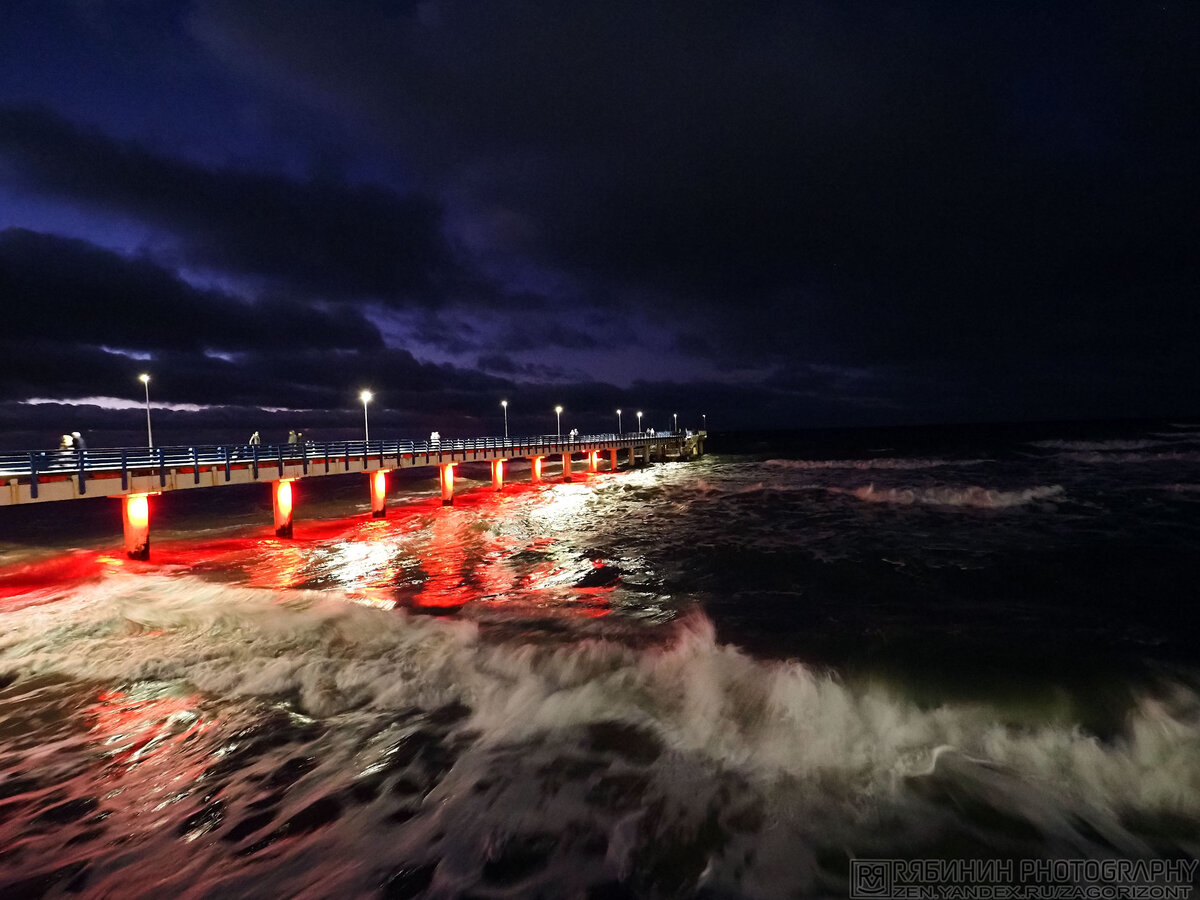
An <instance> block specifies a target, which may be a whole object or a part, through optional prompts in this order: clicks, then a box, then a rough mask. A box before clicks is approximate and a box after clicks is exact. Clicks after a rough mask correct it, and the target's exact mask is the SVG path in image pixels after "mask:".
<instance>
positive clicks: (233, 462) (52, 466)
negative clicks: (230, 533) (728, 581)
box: [0, 432, 673, 496]
mask: <svg viewBox="0 0 1200 900" xmlns="http://www.w3.org/2000/svg"><path fill="white" fill-rule="evenodd" d="M671 436H673V435H672V432H632V433H630V432H626V433H624V434H615V433H609V434H587V435H573V436H572V435H567V436H561V435H536V436H532V437H520V438H499V437H480V438H465V439H457V440H452V439H446V440H426V441H401V440H379V441H322V442H314V441H303V442H298V443H284V444H218V445H209V446H200V445H196V446H170V447H115V448H100V449H95V450H91V449H88V450H78V449H76V450H32V451H25V452H20V453H11V452H9V453H0V478H5V479H7V478H23V479H24V478H27V479H30V480H31V481H32V482H33V483H34V484H36V482H37V479H38V476H39V475H47V476H56V475H78V476H80V479H79V480H80V488H81V492H83V491H85V490H86V488H85V487H84V484H85V481H86V477H87V475H89V474H93V473H95V474H100V473H105V474H109V473H120V474H121V480H122V482H125V481H127V479H128V477H129V474H130V473H131V472H145V471H146V470H159V471H160V472H165V471H166V470H168V469H191V470H192V471H193V472H194V473H195V474H196V477H197V479H198V478H199V471H200V469H201V468H202V467H209V468H211V467H214V466H217V467H220V466H224V467H226V469H227V470H228V469H230V468H232V467H234V466H236V467H239V468H242V467H246V466H249V467H251V468H254V469H257V468H258V466H259V465H260V464H263V463H266V464H278V465H280V466H282V465H284V464H287V465H299V466H300V467H301V469H302V471H304V472H305V473H307V472H308V468H309V466H310V465H316V464H324V465H325V467H326V469H328V462H329V461H330V460H336V459H345V460H346V462H347V464H349V461H350V460H362V461H363V463H364V464H366V463H367V461H368V460H379V463H380V465H383V464H384V463H385V461H386V460H388V459H397V458H402V457H415V456H418V455H423V456H427V457H432V456H438V455H443V454H447V453H450V454H454V455H456V456H457V455H459V454H467V453H473V452H478V451H489V452H491V453H495V452H496V451H506V450H511V451H512V452H513V453H514V454H528V453H534V452H539V453H564V452H574V451H581V450H588V449H592V448H593V447H595V446H596V445H598V444H603V445H605V446H606V447H615V446H631V445H637V444H642V443H645V442H646V441H648V440H655V439H661V438H664V437H671ZM35 496H36V493H35Z"/></svg>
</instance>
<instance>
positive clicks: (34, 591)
mask: <svg viewBox="0 0 1200 900" xmlns="http://www.w3.org/2000/svg"><path fill="white" fill-rule="evenodd" d="M123 562H124V561H123V560H118V559H113V558H112V557H108V556H101V555H99V554H96V553H89V552H84V551H73V552H69V553H60V554H57V555H55V556H52V557H50V558H48V559H43V560H39V561H37V562H32V563H24V564H21V565H16V566H11V567H9V568H6V569H3V570H0V602H3V603H4V606H5V608H6V609H21V608H23V607H26V606H32V605H35V604H37V603H44V602H47V601H49V600H53V599H55V598H56V597H57V596H58V595H59V594H61V592H62V591H63V590H64V589H66V588H71V587H75V586H77V585H81V584H87V583H89V582H95V581H99V580H100V579H101V578H103V577H104V574H105V569H106V568H109V567H111V566H112V565H117V566H120V565H122V564H123Z"/></svg>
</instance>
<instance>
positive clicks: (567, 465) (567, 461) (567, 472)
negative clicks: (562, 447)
mask: <svg viewBox="0 0 1200 900" xmlns="http://www.w3.org/2000/svg"><path fill="white" fill-rule="evenodd" d="M562 459H563V473H562V475H563V481H570V480H571V454H570V453H564V454H563V455H562Z"/></svg>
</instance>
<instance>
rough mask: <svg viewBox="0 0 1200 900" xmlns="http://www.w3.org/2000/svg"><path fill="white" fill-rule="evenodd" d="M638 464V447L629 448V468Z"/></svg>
mask: <svg viewBox="0 0 1200 900" xmlns="http://www.w3.org/2000/svg"><path fill="white" fill-rule="evenodd" d="M636 465H637V447H630V448H629V468H631V469H632V468H633V467H634V466H636Z"/></svg>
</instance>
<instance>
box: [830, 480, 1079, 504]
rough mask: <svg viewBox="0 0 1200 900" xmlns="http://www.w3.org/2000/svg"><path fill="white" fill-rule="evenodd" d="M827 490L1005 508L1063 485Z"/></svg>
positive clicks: (1050, 494) (1053, 494)
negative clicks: (1004, 487) (1019, 487)
mask: <svg viewBox="0 0 1200 900" xmlns="http://www.w3.org/2000/svg"><path fill="white" fill-rule="evenodd" d="M829 490H830V491H831V492H832V493H835V494H849V495H850V496H852V497H857V498H858V499H859V500H865V501H866V502H868V503H893V504H896V505H899V506H966V507H974V508H977V509H1008V508H1011V507H1014V506H1025V505H1026V504H1029V503H1036V502H1039V501H1042V500H1052V499H1055V498H1057V497H1061V496H1062V494H1063V488H1062V486H1061V485H1058V484H1052V485H1045V486H1041V487H1032V488H1024V489H1021V490H1016V491H1002V490H996V489H993V488H985V487H979V486H977V485H968V486H963V487H956V486H949V487H928V488H883V489H880V490H877V489H876V488H875V485H873V484H869V485H867V486H866V487H860V488H855V489H854V490H843V489H842V488H829Z"/></svg>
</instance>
